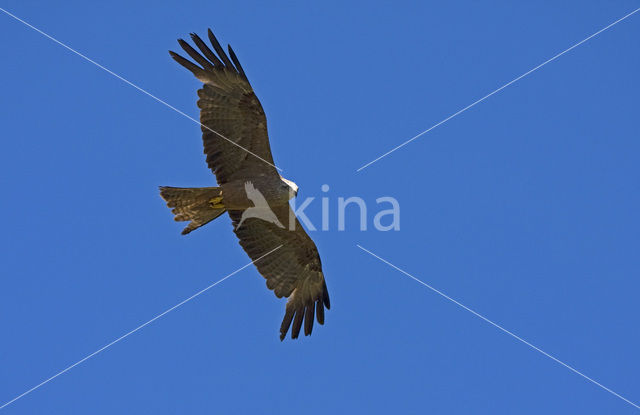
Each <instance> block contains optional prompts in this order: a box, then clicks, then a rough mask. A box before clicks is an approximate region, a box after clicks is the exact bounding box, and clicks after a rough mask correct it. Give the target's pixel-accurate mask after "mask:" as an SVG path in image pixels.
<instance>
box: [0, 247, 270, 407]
mask: <svg viewBox="0 0 640 415" xmlns="http://www.w3.org/2000/svg"><path fill="white" fill-rule="evenodd" d="M281 247H282V245H280V246H278V247H277V248H275V249H272V250H271V251H269V252H267V253H266V254H264V255H262V256H261V257H260V258H258V259H256V260H255V261H251V262H249V263H248V264H245V265H243V266H242V267H240V268H238V269H237V270H235V271H233V272H232V273H231V274H228V275H227V276H225V277H224V278H222V279H219V280H218V281H216V282H214V283H213V284H211V285H209V286H208V287H206V288H203V289H202V290H200V291H198V292H197V293H195V294H193V295H192V296H191V297H189V298H187V299H185V300H182V301H180V302H179V303H178V304H176V305H174V306H173V307H171V308H169V309H167V310H165V311H163V312H162V313H160V314H158V315H157V316H155V317H154V318H152V319H151V320H149V321H147V322H146V323H143V324H141V325H139V326H138V327H136V328H135V329H133V330H131V331H129V332H127V333H126V334H124V335H122V336H120V337H118V338H117V339H115V340H114V341H112V342H111V343H109V344H107V345H106V346H103V347H101V348H99V349H98V350H96V351H95V352H93V353H91V354H89V355H87V356H85V357H83V358H82V359H80V360H78V361H77V362H75V363H74V364H72V365H71V366H67V367H66V368H65V369H63V370H61V371H60V372H58V373H56V374H55V375H53V376H51V377H50V378H47V379H45V380H44V381H42V382H40V383H39V384H37V385H36V386H34V387H33V388H31V389H29V390H28V391H26V392H23V393H21V394H20V395H18V396H16V397H15V398H13V399H11V400H10V401H8V402H6V403H5V404H3V405H2V406H0V409H3V408H4V407H6V406H8V405H10V404H12V403H13V402H15V401H17V400H18V399H20V398H22V397H24V396H25V395H28V394H30V393H31V392H33V391H34V390H36V389H38V388H39V387H41V386H43V385H45V384H47V383H49V382H51V381H52V380H53V379H55V378H57V377H58V376H60V375H62V374H63V373H65V372H68V371H69V370H71V369H73V368H74V367H76V366H78V365H79V364H80V363H82V362H84V361H86V360H89V359H91V358H92V357H93V356H95V355H97V354H98V353H100V352H102V351H104V350H105V349H107V348H109V347H111V346H113V345H114V344H116V343H118V342H119V341H120V340H123V339H125V338H127V337H129V336H130V335H132V334H133V333H135V332H136V331H138V330H140V329H141V328H143V327H145V326H147V325H149V324H151V323H153V322H154V321H156V320H157V319H159V318H160V317H162V316H164V315H165V314H168V313H170V312H171V311H173V310H175V309H176V308H178V307H180V306H181V305H183V304H184V303H187V302H189V301H191V300H193V299H194V298H196V297H197V296H199V295H200V294H202V293H204V292H205V291H208V290H209V289H211V288H213V287H215V286H216V285H218V284H220V283H221V282H222V281H224V280H226V279H227V278H229V277H232V276H233V275H235V274H237V273H238V272H240V271H242V270H243V269H245V268H246V267H248V266H249V265H251V264H254V263H256V262H258V261H259V260H261V259H262V258H264V257H266V256H267V255H269V254H271V253H273V252H274V251H276V250H278V249H280V248H281Z"/></svg>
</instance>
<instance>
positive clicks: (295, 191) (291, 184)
mask: <svg viewBox="0 0 640 415" xmlns="http://www.w3.org/2000/svg"><path fill="white" fill-rule="evenodd" d="M280 179H281V180H282V181H283V182H284V184H286V185H287V187H288V188H289V189H291V192H293V193H292V194H293V196H292V198H293V197H296V196H297V195H298V185H297V184H295V183H294V182H292V181H291V180H287V179H285V178H284V177H282V176H280Z"/></svg>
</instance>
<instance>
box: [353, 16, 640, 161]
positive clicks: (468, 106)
mask: <svg viewBox="0 0 640 415" xmlns="http://www.w3.org/2000/svg"><path fill="white" fill-rule="evenodd" d="M638 11H640V7H639V8H637V9H635V10H634V11H632V12H631V13H629V14H627V15H625V16H623V17H621V18H619V19H618V20H616V21H615V22H613V23H611V24H610V25H608V26H606V27H604V28H602V29H600V30H598V31H597V32H595V33H594V34H592V35H591V36H589V37H586V38H584V39H582V40H581V41H580V42H578V43H576V44H575V45H573V46H571V47H570V48H569V49H566V50H564V51H562V52H560V53H558V54H557V55H555V56H554V57H552V58H550V59H547V60H546V61H544V62H542V63H541V64H540V65H538V66H536V67H535V68H533V69H531V70H529V71H527V72H525V73H523V74H522V75H520V76H519V77H517V78H515V79H513V80H511V81H509V82H507V83H506V84H504V85H502V86H501V87H500V88H498V89H496V90H495V91H493V92H491V93H489V94H487V95H485V96H483V97H482V98H480V99H479V100H477V101H475V102H473V103H471V104H469V105H467V106H466V107H464V108H463V109H461V110H460V111H458V112H456V113H454V114H452V115H450V116H448V117H447V118H445V119H444V120H442V121H440V122H439V123H437V124H435V125H432V126H431V127H429V128H427V129H426V130H424V131H423V132H421V133H420V134H418V135H416V136H413V137H411V138H410V139H408V140H407V141H405V142H404V143H402V144H400V145H398V146H396V147H394V148H392V149H391V150H389V151H387V152H386V153H384V154H382V155H381V156H379V157H378V158H375V159H373V160H371V161H370V162H368V163H367V164H365V165H363V166H361V167H360V168H359V169H358V170H356V172H359V171H361V170H364V169H366V168H367V167H369V166H370V165H372V164H373V163H375V162H376V161H378V160H380V159H382V158H384V157H386V156H388V155H389V154H391V153H393V152H394V151H396V150H399V149H400V148H402V147H404V146H406V145H407V144H409V143H410V142H412V141H413V140H415V139H417V138H419V137H421V136H423V135H424V134H426V133H428V132H429V131H431V130H433V129H434V128H436V127H438V126H440V125H442V124H444V123H445V122H447V121H449V120H450V119H452V118H454V117H456V116H458V115H460V114H462V113H463V112H465V111H466V110H468V109H469V108H471V107H473V106H475V105H476V104H479V103H481V102H482V101H484V100H485V99H487V98H489V97H490V96H491V95H493V94H495V93H497V92H500V91H502V90H503V89H504V88H506V87H508V86H509V85H511V84H513V83H515V82H517V81H519V80H520V79H522V78H524V77H525V76H527V75H529V74H530V73H532V72H534V71H537V70H538V69H540V68H542V67H543V66H545V65H546V64H548V63H549V62H552V61H554V60H556V59H557V58H559V57H560V56H562V55H564V54H565V53H567V52H569V51H570V50H572V49H574V48H576V47H578V46H580V45H582V44H583V43H584V42H586V41H587V40H589V39H591V38H593V37H595V36H597V35H599V34H600V33H602V32H604V31H605V30H607V29H609V28H610V27H612V26H614V25H616V24H618V23H620V22H621V21H623V20H624V19H626V18H627V17H630V16H631V15H633V14H635V13H637V12H638Z"/></svg>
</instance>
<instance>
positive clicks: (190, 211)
mask: <svg viewBox="0 0 640 415" xmlns="http://www.w3.org/2000/svg"><path fill="white" fill-rule="evenodd" d="M160 196H162V198H163V199H164V200H165V201H166V202H167V206H168V207H170V208H171V212H173V214H174V215H175V218H174V219H175V220H176V221H179V222H186V221H189V224H188V225H187V227H186V228H184V229H183V230H182V234H183V235H186V234H188V233H189V232H191V231H193V230H194V229H197V228H199V227H201V226H203V225H206V224H207V223H209V222H211V221H212V220H214V219H215V218H217V217H218V216H220V215H222V214H223V213H224V212H226V209H225V208H214V207H213V206H212V203H211V200H212V199H214V198H221V197H222V191H221V189H220V188H219V187H193V188H190V187H169V186H160ZM218 204H220V203H218Z"/></svg>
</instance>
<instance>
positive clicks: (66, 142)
mask: <svg viewBox="0 0 640 415" xmlns="http://www.w3.org/2000/svg"><path fill="white" fill-rule="evenodd" d="M521 3H522V2H517V4H516V3H514V2H507V1H502V2H498V1H496V2H490V3H483V4H479V3H477V2H471V1H464V2H455V3H447V2H423V3H422V4H420V5H417V4H413V3H397V2H388V3H378V4H372V3H370V2H362V3H356V2H353V3H350V4H349V5H344V4H342V3H341V2H323V3H322V5H319V4H318V5H314V6H302V5H300V4H294V3H292V4H287V3H273V4H269V5H266V4H262V3H255V4H252V3H249V4H240V3H238V2H226V3H220V2H212V1H199V2H190V4H187V5H184V4H178V3H177V2H160V3H158V2H156V3H154V4H153V5H152V6H151V5H150V4H149V3H148V2H135V1H134V2H132V1H127V2H123V1H113V2H102V3H99V4H98V3H91V2H66V3H65V4H56V5H52V4H51V3H49V2H18V1H4V2H3V3H2V5H0V7H2V8H5V9H7V10H8V11H10V12H12V13H14V14H16V15H17V16H19V17H21V18H23V19H25V20H26V21H28V22H29V23H31V24H33V25H34V26H36V27H38V28H40V29H41V30H43V31H45V32H47V33H49V34H51V35H52V36H54V37H56V38H58V39H59V40H61V41H63V42H65V43H67V44H68V45H69V46H71V47H72V48H74V49H76V50H78V51H79V52H81V53H83V54H85V55H87V56H88V57H90V58H92V59H94V60H95V61H97V62H99V63H100V64H102V65H104V66H106V67H107V68H109V69H110V70H112V71H114V72H116V73H118V74H120V75H121V76H123V77H124V78H126V79H128V80H130V81H131V82H133V83H135V84H137V85H139V86H140V87H141V88H144V89H145V90H147V91H149V92H150V93H152V94H154V95H156V96H158V97H159V98H161V99H163V100H165V101H166V102H168V103H170V104H171V105H173V106H175V107H176V108H178V109H180V110H182V111H184V112H185V113H187V114H189V115H190V116H192V117H197V115H198V112H197V107H196V104H195V101H196V89H197V88H198V86H199V83H198V81H197V80H195V79H194V78H193V77H192V76H191V74H190V73H188V72H187V71H186V70H184V69H183V68H181V67H180V66H179V65H177V64H176V63H175V62H173V61H172V60H171V59H170V57H169V55H168V53H167V50H168V49H174V50H176V48H177V47H178V45H177V43H176V42H175V40H176V38H178V37H187V36H188V33H189V32H197V33H200V34H201V35H204V34H205V33H206V29H207V27H211V28H213V29H214V31H215V33H216V34H217V36H218V38H219V39H220V40H221V42H223V43H225V44H226V43H231V44H232V45H233V47H234V50H235V51H236V53H237V55H238V57H239V59H240V61H241V62H242V64H243V66H244V68H245V70H246V72H247V74H248V76H249V79H250V80H251V82H252V84H253V86H254V88H255V90H256V92H257V94H258V96H259V98H260V99H261V101H262V104H263V107H264V108H265V111H266V113H267V117H268V121H269V132H270V137H271V145H272V149H273V152H274V155H275V161H276V163H277V164H278V165H279V166H280V167H282V168H283V169H284V170H285V171H284V173H283V174H284V175H285V177H287V178H290V179H293V180H294V181H295V182H297V183H298V185H300V188H301V190H300V193H299V196H298V197H300V198H306V197H314V196H315V197H316V198H319V197H322V196H323V195H325V194H324V193H322V192H321V190H320V186H321V185H322V184H329V185H330V191H329V192H328V193H326V196H328V197H329V199H330V208H331V210H330V214H331V215H334V216H333V218H335V215H336V214H337V198H338V197H340V196H342V197H349V196H359V197H362V198H363V199H365V200H366V201H367V202H368V203H369V206H370V214H369V219H368V220H369V223H370V224H371V223H372V220H373V214H374V213H375V212H376V205H375V199H376V198H377V197H381V196H393V197H395V198H396V199H397V200H398V201H399V203H400V205H401V229H400V231H398V232H376V231H374V230H369V231H366V232H361V231H359V230H358V229H357V228H358V226H357V224H358V220H357V212H356V210H355V209H353V210H350V211H348V218H347V225H348V226H347V230H346V231H342V232H340V231H337V230H336V229H335V228H336V226H335V224H336V222H335V220H333V221H332V229H331V230H330V231H329V232H312V233H311V236H312V237H313V239H314V240H315V241H316V244H317V245H318V248H319V251H320V254H321V257H322V261H323V266H324V271H325V276H326V279H327V284H328V287H329V292H330V295H331V300H332V309H331V310H330V311H329V312H328V313H327V315H326V323H325V325H324V326H322V327H320V326H316V327H315V329H314V332H313V335H312V336H311V337H305V338H301V339H298V340H296V341H291V340H289V339H287V340H285V341H284V342H282V343H281V342H280V341H279V339H278V328H279V324H280V320H281V318H282V314H283V311H284V300H278V299H277V298H276V297H275V296H274V295H273V294H272V293H271V292H269V291H268V290H267V289H266V288H265V284H264V281H263V279H262V277H260V275H259V274H258V273H257V271H256V270H255V269H254V268H253V267H248V268H246V269H245V270H243V271H241V272H239V273H238V274H236V275H234V276H233V277H231V278H229V279H228V280H226V281H224V282H223V283H221V284H220V285H218V286H216V287H214V288H212V289H211V290H210V291H207V292H206V293H204V294H202V295H201V296H199V297H197V298H195V299H194V300H192V301H190V302H188V303H186V304H185V305H183V306H182V307H180V308H178V309H176V310H174V311H173V312H171V313H169V314H167V315H166V316H164V317H162V318H161V319H158V320H157V321H155V322H153V323H151V324H150V325H148V326H147V327H144V328H143V329H141V330H140V331H138V332H136V333H134V334H132V335H131V336H129V337H127V338H126V339H124V340H122V341H121V342H118V343H117V344H115V345H113V346H111V347H110V348H108V349H106V350H105V351H103V352H102V353H100V354H98V355H96V356H95V357H93V358H91V359H89V360H87V361H85V362H83V363H82V364H80V365H78V366H77V367H75V368H73V369H71V370H69V371H68V372H67V373H64V374H62V375H60V376H59V377H57V378H56V379H54V380H52V381H51V382H49V383H47V384H46V385H44V386H42V387H41V388H39V389H37V390H35V391H33V392H32V393H30V394H29V395H26V396H25V397H23V398H21V399H20V400H18V401H16V402H14V403H12V404H11V405H9V406H7V407H6V408H4V409H3V410H2V411H3V412H6V413H7V414H34V413H60V414H62V413H64V414H70V413H93V414H102V413H104V414H111V413H153V414H177V413H180V414H185V413H256V412H258V413H301V412H303V413H305V414H320V413H322V414H327V413H347V412H356V413H360V412H367V413H374V414H375V413H381V414H386V413H389V412H393V413H454V414H458V413H460V414H462V413H464V414H466V413H479V414H483V413H487V414H494V413H519V414H539V413H559V414H560V413H562V414H564V413H585V414H586V413H593V414H601V413H617V414H618V413H619V414H625V413H637V409H636V408H634V407H633V406H632V405H630V404H628V403H626V402H624V401H623V400H621V399H619V398H617V397H615V396H613V395H612V394H610V393H608V392H607V391H605V390H603V389H601V388H599V387H598V386H596V385H594V384H593V383H590V382H589V381H587V380H585V379H584V378H582V377H580V376H579V375H577V374H575V373H572V372H571V371H570V370H568V369H567V368H565V367H562V366H561V365H560V364H558V363H556V362H554V361H552V360H551V359H549V358H547V357H545V356H543V355H542V354H540V353H538V352H536V351H535V350H533V349H531V348H530V347H528V346H526V345H524V344H522V343H521V342H518V341H517V340H515V339H514V338H512V337H510V336H508V335H506V334H504V333H503V332H501V331H499V330H498V329H496V328H495V327H493V326H491V325H490V324H488V323H486V322H485V321H482V320H481V319H479V318H478V317H476V316H474V315H473V314H471V313H469V312H468V311H465V310H464V309H462V308H460V307H459V306H457V305H455V304H453V303H452V302H450V301H448V300H446V299H444V298H442V297H441V296H438V295H437V294H436V293H434V292H433V291H431V290H429V289H427V288H425V287H424V286H421V285H420V284H418V283H416V282H415V281H413V280H411V279H409V278H408V277H406V276H405V275H403V274H401V273H399V272H398V271H395V270H393V269H392V268H390V267H389V266H387V265H385V264H384V263H382V262H380V261H379V260H377V259H375V258H373V257H372V256H370V255H368V254H367V253H365V252H363V251H361V250H360V249H358V248H357V247H356V244H360V245H362V246H363V247H365V248H367V249H369V250H371V251H372V252H374V253H376V254H377V255H379V256H381V257H383V258H385V259H386V260H388V261H390V262H392V263H393V264H395V265H397V266H398V267H400V268H402V269H404V270H406V271H407V272H409V273H411V274H412V275H414V276H415V277H417V278H420V279H421V280H423V281H424V282H425V283H427V284H430V285H432V286H433V287H435V288H437V289H439V290H441V291H443V292H444V293H446V294H447V295H449V296H451V297H452V298H454V299H456V300H457V301H460V302H461V303H462V304H464V305H466V306H468V307H470V308H472V309H473V310H476V311H477V312H479V313H480V314H482V315H484V316H486V317H487V318H489V319H490V320H492V321H495V322H496V323H498V324H500V325H502V326H503V327H505V328H506V329H508V330H511V331H512V332H514V333H515V334H517V335H519V336H521V337H522V338H524V339H526V340H527V341H529V342H531V343H532V344H534V345H536V346H538V347H540V348H541V349H543V350H544V351H545V352H547V353H550V354H551V355H553V356H555V357H557V358H558V359H560V360H562V361H563V362H565V363H567V364H569V365H571V366H573V367H575V368H576V369H577V370H579V371H581V372H582V373H584V374H585V375H587V376H590V377H592V378H593V379H595V380H596V381H598V382H600V383H602V384H603V385H605V386H607V387H609V388H611V389H612V390H613V391H615V392H616V393H619V394H620V395H622V396H624V397H626V398H627V399H629V400H631V401H633V402H635V403H638V402H640V393H639V390H640V380H639V378H638V373H640V360H639V359H638V353H637V351H638V350H640V332H639V331H638V312H639V309H638V300H637V293H638V291H639V290H640V281H639V280H638V274H639V272H638V271H639V270H640V257H639V256H638V254H637V249H638V244H639V243H640V222H639V221H638V216H637V212H638V211H640V192H638V190H639V189H638V183H639V179H640V177H639V176H640V175H639V170H638V167H637V164H638V163H637V157H638V151H640V142H639V141H638V137H639V133H640V128H639V127H638V110H637V108H638V96H639V92H640V81H639V80H638V77H637V74H638V73H640V54H638V50H637V49H638V48H637V39H638V38H639V36H640V13H638V14H636V15H634V16H632V17H630V18H629V19H627V20H625V21H623V22H621V23H620V24H618V25H616V26H614V27H612V28H611V29H610V30H607V31H606V32H604V33H602V34H600V35H598V36H597V37H595V38H593V39H591V40H590V41H588V42H587V43H585V44H583V45H581V46H579V47H577V48H576V49H574V50H572V51H571V52H569V53H567V54H566V55H564V56H562V57H560V58H559V59H558V60H556V61H554V62H551V63H549V64H548V65H546V66H544V67H543V68H541V69H540V70H538V71H536V72H534V73H532V74H531V75H530V76H528V77H526V78H524V79H522V80H521V81H519V82H517V83H515V84H513V85H511V86H509V87H507V88H505V89H504V90H503V91H501V92H499V93H498V94H496V95H494V96H492V97H490V98H488V99H487V100H486V101H484V102H482V103H480V104H478V105H477V106H475V107H473V108H472V109H470V110H468V111H466V112H464V113H463V114H461V115H459V116H458V117H456V118H454V119H452V120H450V121H449V122H447V123H445V124H443V125H441V126H439V127H438V128H436V129H434V130H433V131H431V132H429V133H427V134H425V135H424V136H423V137H421V138H420V139H418V140H416V141H415V142H413V143H411V144H410V145H408V146H406V147H404V148H403V149H401V150H398V151H397V152H396V153H394V154H392V155H390V156H389V157H387V158H384V159H382V160H380V161H379V162H378V163H375V164H373V165H372V166H370V167H369V168H367V169H365V170H363V171H361V172H359V173H356V169H357V168H358V167H360V166H362V165H363V164H365V163H367V162H368V161H370V160H372V159H374V158H375V157H377V156H379V155H380V154H382V153H384V152H386V151H388V150H389V149H391V148H392V147H394V146H396V145H398V144H400V143H401V142H403V141H404V140H406V139H408V138H410V137H412V136H414V135H415V134H417V133H419V132H421V131H424V130H425V129H427V128H428V127H430V126H432V125H434V124H435V123H437V122H439V121H440V120H442V119H444V118H446V117H448V116H449V115H451V114H453V113H455V112H456V111H458V110H459V109H461V108H463V107H465V106H466V105H468V104H470V103H472V102H473V101H475V100H476V99H478V98H480V97H482V96H484V95H486V94H487V93H489V92H491V91H493V90H495V89H496V88H498V87H499V86H501V85H503V84H504V83H506V82H508V81H510V80H511V79H513V78H515V77H517V76H518V75H520V74H522V73H524V72H526V71H528V70H529V69H531V68H533V67H535V66H536V65H538V64H540V63H542V62H544V61H545V60H546V59H548V58H550V57H552V56H553V55H555V54H556V53H559V52H561V51H563V50H565V49H566V48H568V47H570V46H571V45H573V44H575V43H576V42H578V41H580V40H582V39H584V38H585V37H587V36H588V35H590V34H592V33H594V32H596V31H597V30H599V29H601V28H603V27H604V26H606V25H608V24H610V23H611V22H613V21H615V20H617V19H619V18H620V17H622V16H624V15H625V14H627V13H629V12H631V11H632V10H634V9H636V8H637V7H640V3H638V2H637V1H615V2H601V1H569V2H560V3H558V2H537V3H536V4H521ZM0 36H2V39H4V41H3V42H0V51H1V54H2V56H3V64H2V65H1V66H0V73H1V76H0V89H1V90H2V99H1V100H0V114H2V130H3V132H2V151H1V152H0V183H1V185H2V189H3V191H2V196H1V200H2V203H0V214H1V215H2V217H3V218H4V221H3V232H2V233H0V248H1V249H0V267H1V268H0V269H1V271H2V279H1V280H0V283H1V288H0V327H2V332H3V340H2V347H1V352H0V367H1V368H2V370H0V401H2V402H1V403H0V405H1V404H3V403H4V402H6V401H9V400H10V399H13V398H14V397H15V396H17V395H19V394H21V393H23V392H24V391H26V390H28V389H29V388H31V387H33V386H35V385H37V384H38V383H40V382H42V381H43V380H45V379H46V378H48V377H50V376H53V375H55V374H56V373H58V372H59V371H60V370H62V369H64V368H65V367H67V366H69V365H71V364H73V363H75V362H77V361H78V360H80V359H81V358H83V357H84V356H86V355H88V354H90V353H92V352H94V351H95V350H97V349H99V348H100V347H102V346H104V345H106V344H108V343H109V342H111V341H113V340H114V339H116V338H118V337H120V336H122V335H123V334H125V333H126V332H128V331H129V330H131V329H133V328H135V327H136V326H138V325H140V324H142V323H144V322H146V321H148V320H149V319H151V318H153V317H154V316H156V315H157V314H159V313H161V312H163V311H164V310H166V309H168V308H170V307H171V306H173V305H175V304H177V303H179V302H180V301H182V300H183V299H185V298H187V297H189V296H191V295H193V294H194V293H196V292H197V291H199V290H201V289H202V288H204V287H206V286H208V285H209V284H211V283H213V282H215V281H217V280H219V279H220V278H222V277H224V276H225V275H227V274H229V273H231V272H233V271H235V270H236V269H238V268H240V267H241V266H243V265H245V264H247V262H248V261H249V259H248V257H247V256H246V255H245V254H244V252H243V251H242V250H241V248H240V246H239V245H238V243H237V241H236V238H235V236H234V235H233V233H232V232H231V225H230V223H229V219H228V218H227V217H223V218H221V219H218V220H216V221H215V222H214V223H212V224H209V225H207V226H206V227H205V228H203V229H201V230H198V231H196V232H194V233H192V234H191V235H189V236H188V237H183V236H181V235H180V229H181V226H180V224H176V223H174V222H173V221H172V219H171V215H170V212H169V211H168V210H167V208H166V207H165V205H164V203H163V202H162V200H161V199H160V198H159V196H158V193H157V186H158V185H173V186H210V185H212V184H213V177H212V176H211V174H210V173H209V171H208V170H207V168H206V165H205V163H204V156H203V155H202V147H201V139H200V130H199V126H198V125H196V124H194V123H193V122H192V121H190V120H188V119H186V118H184V117H183V116H181V115H179V114H177V113H175V112H173V111H171V110H170V109H168V108H166V107H164V106H163V105H161V104H159V103H158V102H155V101H154V100H152V99H151V98H149V97H148V96H145V95H144V94H142V93H141V92H140V91H137V90H136V89H134V88H132V87H131V86H129V85H127V84H125V83H123V82H122V81H120V80H118V79H116V78H114V77H113V76H111V75H109V74H108V73H106V72H104V71H102V70H100V69H99V68H97V67H96V66H94V65H92V64H90V63H88V62H86V61H84V60H82V59H81V58H80V57H78V56H77V55H74V54H73V53H71V52H69V51H68V50H65V49H64V48H62V47H60V46H59V45H56V44H55V43H54V42H52V41H51V40H49V39H47V38H45V37H43V36H42V35H41V34H38V33H37V32H35V31H33V30H32V29H29V28H28V27H26V26H24V25H23V24H21V23H19V22H17V21H15V20H13V19H12V18H10V17H8V16H7V15H5V14H3V13H0ZM307 212H308V215H309V217H310V218H311V219H312V220H317V221H318V222H319V218H320V214H321V212H320V204H319V202H318V201H316V202H314V203H313V204H312V205H311V206H310V208H309V209H308V211H307ZM349 225H351V226H349Z"/></svg>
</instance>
